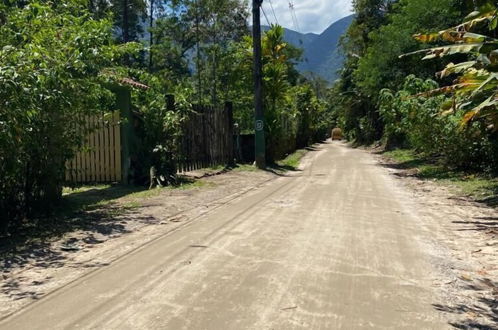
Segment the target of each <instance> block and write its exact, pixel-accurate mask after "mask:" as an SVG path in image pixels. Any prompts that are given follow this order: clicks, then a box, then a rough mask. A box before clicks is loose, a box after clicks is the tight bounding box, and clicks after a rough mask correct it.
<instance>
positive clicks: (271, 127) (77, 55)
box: [0, 0, 331, 234]
mask: <svg viewBox="0 0 498 330" xmlns="http://www.w3.org/2000/svg"><path fill="white" fill-rule="evenodd" d="M248 16H249V12H248V8H247V5H246V4H245V3H244V2H242V1H239V0H227V1H218V0H195V1H194V0H179V1H176V0H175V1H152V0H111V1H93V0H67V1H49V0H25V1H14V0H3V1H1V2H0V86H1V88H0V174H1V175H0V214H2V217H1V220H0V233H2V234H3V233H9V232H13V231H17V230H18V229H19V228H17V227H18V226H21V224H22V223H23V221H26V219H35V218H37V219H38V218H40V216H42V218H43V217H45V218H48V217H51V216H53V215H54V210H55V209H56V208H57V207H58V206H60V205H63V204H64V201H63V200H62V196H63V193H62V190H63V188H62V187H63V185H64V184H65V182H64V173H65V164H66V162H67V161H68V160H70V159H72V158H73V156H74V155H75V154H76V153H77V152H79V151H81V150H82V146H83V144H84V138H85V136H86V135H87V134H88V133H90V129H83V128H82V127H84V123H85V121H86V118H88V117H89V116H99V117H100V116H101V117H103V118H107V116H108V115H109V114H110V113H111V112H112V111H115V110H116V108H117V107H118V106H117V104H116V103H117V102H116V95H115V90H116V88H117V89H122V88H128V89H129V90H130V91H131V105H132V107H131V108H132V112H133V119H132V121H131V122H128V123H127V124H130V126H132V127H133V129H134V130H136V132H135V133H136V136H137V140H139V142H137V141H133V142H131V143H132V144H133V146H132V147H133V148H134V149H138V151H137V153H136V154H135V155H133V156H134V157H132V158H133V159H131V160H130V162H132V163H133V166H132V171H131V172H132V173H131V174H130V176H132V178H131V179H132V180H133V182H135V183H137V184H140V185H144V186H145V185H146V184H147V181H148V180H149V170H150V168H151V167H152V166H153V167H154V168H155V169H156V173H157V177H158V178H161V180H163V179H164V180H163V181H164V183H165V184H171V183H174V182H175V181H176V180H177V178H176V164H177V161H178V158H179V157H180V155H179V153H180V152H179V145H180V143H181V138H182V132H183V131H182V126H183V124H184V123H185V121H186V118H188V116H189V115H191V114H192V110H193V104H199V105H201V106H210V107H213V108H215V109H217V108H221V107H222V106H223V105H224V104H225V102H227V101H233V103H234V106H233V109H234V117H235V119H236V121H237V123H238V124H239V127H240V128H241V129H242V131H245V132H252V131H253V125H254V123H253V90H252V86H253V84H252V79H253V73H252V53H253V52H252V47H251V44H252V41H251V36H250V29H249V27H248V24H247V22H248V20H247V18H248ZM144 23H146V24H144ZM146 25H147V26H146ZM301 60H302V51H301V50H300V49H297V48H295V47H292V46H291V45H288V44H287V43H285V42H284V41H283V29H282V28H281V27H279V26H273V27H272V28H271V29H270V30H269V31H267V32H266V33H265V35H264V36H263V62H264V68H263V71H264V75H265V77H264V79H265V84H264V89H265V90H264V95H265V100H264V102H265V109H266V112H267V118H266V120H267V123H266V128H267V132H266V134H267V135H266V136H267V146H268V150H267V154H268V161H269V162H273V161H276V160H279V159H281V158H283V157H284V156H285V155H286V154H289V153H291V152H293V151H294V150H295V149H296V148H303V147H306V146H307V145H309V144H311V143H312V142H315V141H318V140H320V139H323V138H325V137H326V135H327V133H328V131H329V129H330V127H329V126H330V124H331V122H330V119H329V118H330V111H329V110H330V109H328V108H327V107H325V102H324V100H323V99H321V95H323V94H324V93H323V88H324V87H323V84H320V83H317V82H316V81H314V80H309V79H306V78H305V77H303V76H301V75H300V74H299V73H298V72H297V70H296V69H295V66H296V64H297V63H298V62H299V61H301ZM124 78H127V79H128V80H126V81H130V80H129V79H131V80H134V81H136V82H140V83H142V84H144V85H146V87H148V88H145V87H144V86H143V85H141V86H142V88H136V87H131V86H129V84H128V85H127V84H124V83H123V79H124ZM131 85H133V84H131ZM133 86H135V85H133ZM167 95H173V96H174V99H175V104H171V102H169V101H170V100H171V98H168V97H166V96H167ZM319 96H320V97H319ZM138 145H139V146H140V147H139V148H138V147H137V146H138ZM109 189H110V190H112V189H111V188H109ZM80 193H81V194H83V193H84V192H80ZM61 203H62V204H61ZM76 204H78V202H76ZM40 219H41V218H40ZM40 221H41V220H40ZM37 222H39V221H37Z"/></svg>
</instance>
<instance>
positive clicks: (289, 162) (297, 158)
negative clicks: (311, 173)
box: [277, 149, 308, 171]
mask: <svg viewBox="0 0 498 330" xmlns="http://www.w3.org/2000/svg"><path fill="white" fill-rule="evenodd" d="M307 153H308V150H306V149H299V150H296V151H295V152H293V153H292V154H290V155H288V156H287V157H285V158H284V159H282V160H280V161H278V162H277V165H278V166H279V167H282V168H284V169H285V170H291V171H295V170H297V169H298V167H299V164H300V162H301V159H302V158H303V157H304V156H305V155H306V154H307Z"/></svg>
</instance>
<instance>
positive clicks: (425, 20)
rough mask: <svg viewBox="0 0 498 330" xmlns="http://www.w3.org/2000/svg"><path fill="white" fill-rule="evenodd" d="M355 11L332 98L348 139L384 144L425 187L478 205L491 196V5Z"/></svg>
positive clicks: (495, 84)
mask: <svg viewBox="0 0 498 330" xmlns="http://www.w3.org/2000/svg"><path fill="white" fill-rule="evenodd" d="M354 9H355V11H356V17H355V19H354V22H353V24H352V25H351V27H350V29H349V30H348V32H347V34H346V35H345V36H344V38H343V40H342V48H343V50H344V53H345V56H346V64H345V67H344V69H343V71H342V73H341V79H340V80H339V81H338V82H336V84H335V85H334V86H333V87H332V88H331V89H330V90H329V95H328V100H329V105H328V106H329V107H330V108H331V109H332V110H331V112H332V113H333V118H334V120H335V121H336V122H337V123H338V125H339V126H341V127H342V128H343V129H344V131H345V134H346V136H347V137H348V138H349V139H350V140H354V141H355V142H356V143H357V144H370V143H372V142H374V141H376V140H382V141H383V142H384V145H385V146H386V149H387V150H389V152H388V153H387V155H389V156H391V157H393V158H395V159H396V160H397V161H398V162H401V164H400V166H403V167H406V168H413V169H416V171H417V175H418V176H419V177H421V178H425V179H435V180H438V181H441V182H445V183H451V185H452V186H453V187H458V189H459V190H460V191H461V192H463V193H464V194H467V195H471V196H474V197H479V198H482V197H486V196H487V197H489V196H492V195H493V194H495V193H496V192H497V190H496V181H495V179H493V177H494V176H495V175H496V173H497V172H498V133H497V127H498V126H496V125H497V124H498V112H497V105H498V102H497V98H496V96H497V93H498V92H497V91H498V80H497V76H496V75H497V73H496V72H498V65H497V63H498V61H497V56H496V53H497V51H498V40H497V39H496V38H495V36H496V32H497V25H498V24H497V22H498V10H497V6H496V5H495V3H494V2H492V1H488V0H476V1H460V0H442V1H429V0H415V1H408V0H400V1H394V2H393V1H385V0H376V1H367V0H358V1H354ZM470 12H472V13H471V14H469V13H470ZM451 26H454V27H453V28H448V27H451ZM427 44H430V45H427ZM420 55H424V56H425V57H424V58H423V60H422V58H421V57H422V56H420ZM441 70H442V71H441ZM438 71H439V72H438ZM436 72H438V73H437V74H435V73H436ZM396 148H403V149H410V150H411V151H406V150H401V151H398V150H394V151H391V150H393V149H396Z"/></svg>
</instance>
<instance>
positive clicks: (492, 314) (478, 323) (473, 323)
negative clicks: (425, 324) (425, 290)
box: [433, 278, 498, 330]
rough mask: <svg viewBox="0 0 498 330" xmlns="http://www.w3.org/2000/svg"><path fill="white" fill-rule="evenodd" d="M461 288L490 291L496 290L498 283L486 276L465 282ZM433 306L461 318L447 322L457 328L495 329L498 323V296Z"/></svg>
mask: <svg viewBox="0 0 498 330" xmlns="http://www.w3.org/2000/svg"><path fill="white" fill-rule="evenodd" d="M462 289H463V290H473V291H491V292H496V290H498V283H497V282H494V281H492V280H491V279H488V278H481V279H478V280H477V282H476V283H472V284H470V283H469V284H466V285H464V286H463V287H462ZM433 307H434V308H435V309H436V310H438V311H441V312H445V313H450V314H454V315H455V316H457V318H460V319H461V320H458V321H452V322H449V324H450V325H451V326H453V327H455V328H457V329H483V330H488V329H489V330H491V329H496V326H495V325H496V324H498V297H496V295H494V297H493V298H488V297H480V298H479V299H477V301H476V303H474V304H471V305H463V304H458V305H452V306H450V305H442V304H433Z"/></svg>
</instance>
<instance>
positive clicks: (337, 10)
mask: <svg viewBox="0 0 498 330" xmlns="http://www.w3.org/2000/svg"><path fill="white" fill-rule="evenodd" d="M291 2H293V3H294V8H295V13H296V17H297V21H298V25H299V28H300V31H299V32H303V33H308V32H314V33H321V32H323V30H325V29H326V28H327V27H329V25H330V24H332V23H333V22H335V21H337V20H338V19H340V18H342V17H345V16H348V15H350V14H351V13H352V9H351V0H291ZM270 3H271V4H273V9H274V11H275V16H276V19H277V20H278V23H279V24H280V25H282V26H284V27H286V28H289V29H292V30H296V29H297V28H296V27H295V24H294V22H293V19H292V15H291V11H290V10H289V0H271V1H270V0H263V9H264V11H265V12H266V15H267V16H268V20H269V21H270V23H275V17H274V15H273V11H272V9H271V5H270ZM261 19H262V21H261V23H262V24H264V25H266V24H267V22H266V19H265V17H264V16H263V15H262V16H261Z"/></svg>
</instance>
